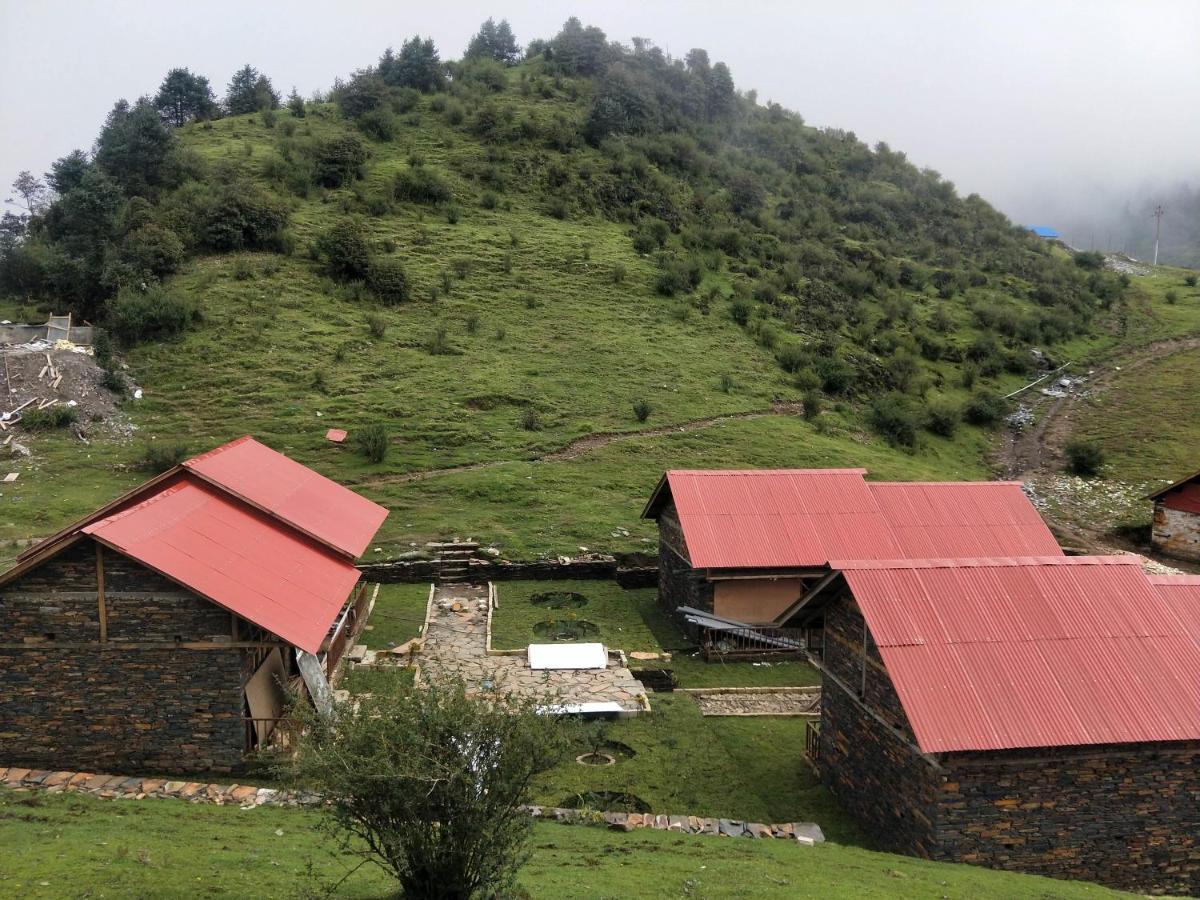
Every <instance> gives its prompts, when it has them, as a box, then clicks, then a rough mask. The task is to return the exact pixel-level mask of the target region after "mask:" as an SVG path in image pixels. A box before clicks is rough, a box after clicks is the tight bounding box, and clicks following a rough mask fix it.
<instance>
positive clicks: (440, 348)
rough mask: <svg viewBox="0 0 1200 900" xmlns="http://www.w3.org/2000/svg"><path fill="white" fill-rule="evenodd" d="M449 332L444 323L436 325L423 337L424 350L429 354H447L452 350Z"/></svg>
mask: <svg viewBox="0 0 1200 900" xmlns="http://www.w3.org/2000/svg"><path fill="white" fill-rule="evenodd" d="M449 334H450V332H449V331H448V330H447V328H446V326H445V325H438V326H437V327H436V328H434V329H433V331H431V332H430V333H429V337H427V338H426V339H425V352H426V353H428V354H430V355H431V356H447V355H449V354H451V353H453V352H454V348H453V347H452V346H451V345H450V338H449Z"/></svg>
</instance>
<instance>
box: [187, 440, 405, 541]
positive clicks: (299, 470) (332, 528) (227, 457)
mask: <svg viewBox="0 0 1200 900" xmlns="http://www.w3.org/2000/svg"><path fill="white" fill-rule="evenodd" d="M183 465H184V468H185V469H187V470H188V471H189V472H192V473H194V474H196V475H198V476H199V477H200V478H203V479H204V480H205V481H209V482H211V483H213V484H215V485H217V486H218V487H220V488H222V489H223V490H225V491H228V492H229V493H231V494H233V495H234V496H236V497H238V498H240V499H241V500H244V501H245V502H247V503H249V504H251V505H252V506H255V507H257V508H258V509H260V510H262V511H263V512H265V513H267V514H268V515H271V516H274V517H275V518H278V519H280V520H282V521H284V522H286V523H287V524H288V525H291V526H292V527H293V528H296V529H299V530H300V531H302V532H304V533H305V534H307V535H309V536H310V537H312V538H314V539H316V540H318V541H320V542H321V543H323V544H326V545H327V546H329V547H331V548H332V549H334V550H336V551H338V552H339V553H344V554H346V555H347V556H349V557H351V558H356V557H358V556H360V555H362V552H363V551H364V550H365V549H366V548H367V545H368V544H369V543H370V542H371V538H373V537H374V536H375V532H376V531H378V530H379V526H380V525H381V524H383V520H384V519H385V518H387V510H386V509H384V508H383V507H382V506H380V505H379V504H377V503H372V502H371V501H370V500H368V499H367V498H366V497H361V496H359V495H358V494H356V493H354V491H352V490H350V489H349V488H345V487H343V486H342V485H340V484H338V483H337V482H336V481H331V480H330V479H328V478H326V477H325V476H324V475H319V474H318V473H316V472H314V471H313V470H312V469H310V468H308V467H307V466H302V465H301V464H300V463H298V462H296V461H295V460H291V459H288V458H287V457H286V456H284V455H283V454H282V453H277V452H276V451H274V450H272V449H271V448H270V447H267V446H265V445H264V444H260V443H259V442H258V441H256V440H254V438H252V437H250V436H249V435H247V436H246V437H242V438H238V439H237V440H236V441H231V442H230V443H228V444H225V445H224V446H221V447H217V448H216V449H215V450H210V451H209V452H208V453H205V454H202V455H201V456H197V457H195V458H193V459H189V460H187V461H186V462H184V464H183Z"/></svg>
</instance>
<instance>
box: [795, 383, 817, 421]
mask: <svg viewBox="0 0 1200 900" xmlns="http://www.w3.org/2000/svg"><path fill="white" fill-rule="evenodd" d="M821 406H822V398H821V393H820V392H819V391H814V390H809V391H805V392H804V399H803V400H802V401H801V407H800V410H801V413H802V414H803V416H804V418H805V420H806V421H809V422H811V421H812V420H813V419H815V418H816V417H817V416H819V415H820V414H821Z"/></svg>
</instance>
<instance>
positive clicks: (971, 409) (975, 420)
mask: <svg viewBox="0 0 1200 900" xmlns="http://www.w3.org/2000/svg"><path fill="white" fill-rule="evenodd" d="M1007 412H1008V403H1007V402H1006V401H1005V399H1004V398H1003V397H1001V396H1000V395H999V394H996V393H994V392H992V391H988V390H978V391H976V392H975V393H974V394H972V395H971V399H970V400H968V401H967V405H966V406H965V407H963V418H965V419H966V420H967V421H968V422H970V423H971V424H972V425H994V424H996V423H997V422H999V421H1000V420H1001V419H1002V418H1004V414H1005V413H1007Z"/></svg>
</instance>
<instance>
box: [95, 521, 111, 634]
mask: <svg viewBox="0 0 1200 900" xmlns="http://www.w3.org/2000/svg"><path fill="white" fill-rule="evenodd" d="M96 598H97V600H98V601H99V606H100V643H102V644H107V643H108V606H107V604H106V603H105V600H104V546H103V545H102V544H101V543H100V542H99V541H97V542H96Z"/></svg>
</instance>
